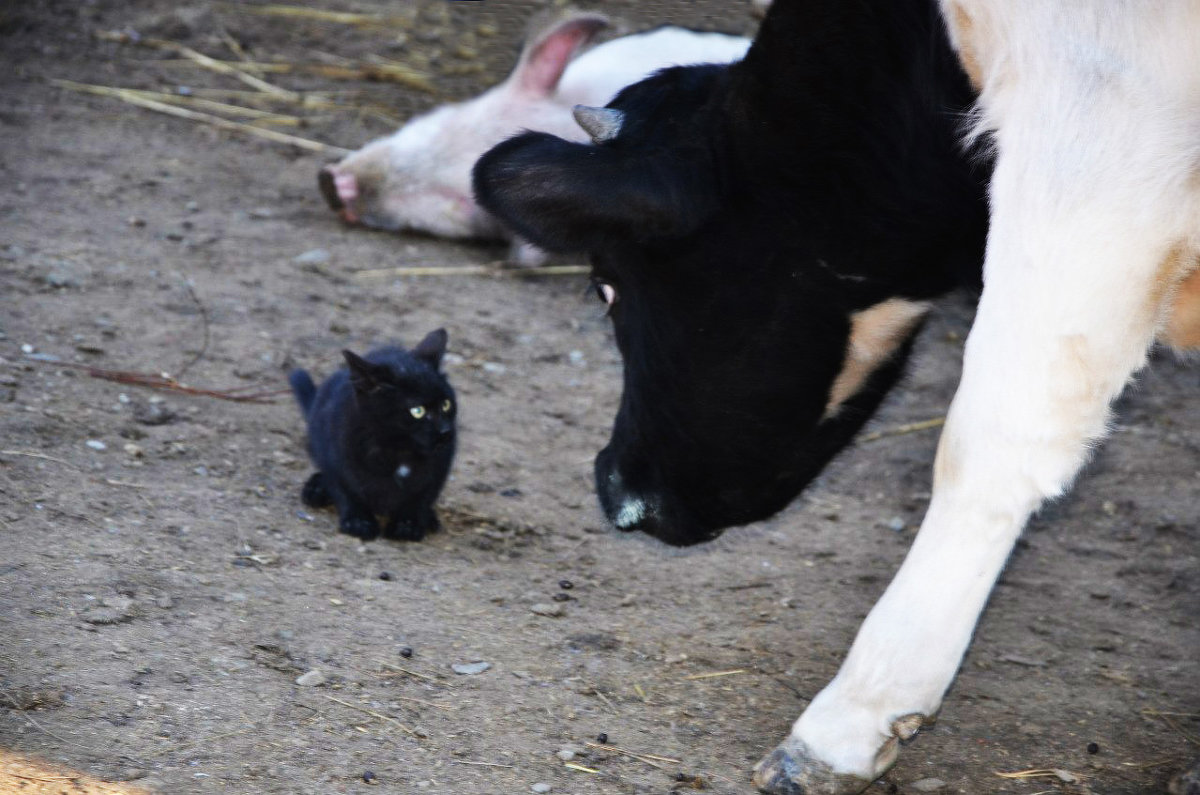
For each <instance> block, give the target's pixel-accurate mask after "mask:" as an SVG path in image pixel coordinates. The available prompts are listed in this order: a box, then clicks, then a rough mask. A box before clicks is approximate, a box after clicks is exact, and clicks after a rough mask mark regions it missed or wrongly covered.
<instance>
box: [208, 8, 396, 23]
mask: <svg viewBox="0 0 1200 795" xmlns="http://www.w3.org/2000/svg"><path fill="white" fill-rule="evenodd" d="M216 5H217V7H218V8H222V9H225V10H227V11H241V12H243V13H246V14H257V15H259V16H270V17H285V18H292V19H303V20H311V21H316V22H334V23H337V24H340V25H354V26H356V27H381V28H382V27H398V28H410V27H412V24H413V20H412V18H410V17H407V16H397V15H392V16H384V15H381V14H354V13H349V12H345V11H326V10H324V9H320V8H308V7H306V6H295V5H284V4H281V3H275V4H268V5H261V6H251V5H241V4H239V3H217V4H216Z"/></svg>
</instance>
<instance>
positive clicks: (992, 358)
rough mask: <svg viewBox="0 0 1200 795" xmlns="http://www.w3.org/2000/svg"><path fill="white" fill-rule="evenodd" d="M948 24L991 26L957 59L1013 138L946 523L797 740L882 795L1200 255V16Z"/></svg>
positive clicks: (875, 616) (983, 15)
mask: <svg viewBox="0 0 1200 795" xmlns="http://www.w3.org/2000/svg"><path fill="white" fill-rule="evenodd" d="M942 5H943V13H944V15H945V16H946V19H947V22H948V24H949V25H950V27H951V28H952V29H954V23H955V20H956V15H958V17H957V18H958V19H959V21H960V22H961V19H962V17H961V13H962V12H965V14H966V17H967V18H969V19H970V22H971V24H970V32H971V35H970V36H965V37H963V36H957V33H960V32H961V31H956V36H957V38H956V40H955V43H956V46H958V47H960V48H962V49H963V51H964V56H967V57H969V56H974V57H975V58H976V59H977V62H978V65H979V70H978V76H980V77H981V79H982V84H983V85H982V89H983V93H982V96H981V100H980V106H981V111H980V120H981V125H982V126H983V127H984V128H986V129H987V130H990V131H993V132H994V134H995V144H996V151H997V156H998V160H997V163H996V170H995V175H994V177H993V180H992V184H991V206H992V221H991V231H990V234H989V237H988V245H987V255H986V259H985V266H984V278H985V287H984V291H983V296H982V299H981V301H980V305H979V312H978V315H977V317H976V320H975V325H974V327H973V328H972V330H971V334H970V338H969V339H968V342H967V348H966V358H965V361H964V364H963V374H962V381H961V383H960V385H959V388H958V392H957V394H956V395H955V397H954V402H953V404H952V406H951V409H950V413H949V417H948V420H947V423H946V427H945V430H944V432H943V434H942V439H941V443H940V445H939V449H938V455H937V461H936V463H935V472H934V491H933V500H932V502H931V504H930V507H929V512H928V513H927V514H926V516H925V520H924V522H923V523H922V525H921V529H920V532H919V534H918V536H917V538H916V540H915V542H914V543H913V546H912V549H911V550H910V552H909V554H908V557H907V558H906V560H905V561H904V564H903V565H902V566H901V568H900V570H899V572H898V573H897V574H896V577H895V579H894V580H893V581H892V583H891V585H890V586H889V587H888V589H887V591H886V592H885V593H884V595H883V597H882V598H881V599H880V600H879V602H878V603H877V604H876V605H875V607H874V609H873V610H872V611H871V613H870V615H868V617H867V619H866V621H865V622H864V623H863V625H862V628H861V629H860V630H859V633H858V637H857V638H856V639H855V641H854V644H853V646H852V647H851V649H850V652H849V654H848V656H847V658H846V660H845V662H844V663H843V665H842V668H841V670H840V671H839V672H838V674H837V676H836V677H835V678H834V679H833V681H832V682H830V684H829V685H828V686H827V687H826V688H825V689H824V690H823V691H821V693H820V694H819V695H818V696H817V697H816V698H815V699H814V700H813V702H812V704H811V705H810V706H809V708H808V709H807V710H806V711H805V712H804V714H803V715H802V716H801V717H800V719H799V720H798V721H797V722H796V724H795V726H794V727H793V729H792V734H793V738H794V739H795V740H799V741H801V742H802V743H804V745H805V746H807V748H808V749H810V750H811V751H812V753H813V755H814V756H815V757H816V759H817V760H819V761H822V762H825V763H826V764H828V765H829V766H831V767H832V768H833V770H834V771H835V772H838V773H848V774H853V775H856V776H859V777H861V778H864V779H868V780H870V779H874V778H875V777H877V776H878V775H879V774H881V773H882V772H883V771H884V770H885V769H886V768H887V767H888V765H890V764H891V762H892V761H893V760H894V758H895V749H896V743H895V742H894V741H892V738H893V737H894V735H896V734H897V732H896V730H895V729H894V728H893V724H894V722H895V721H896V720H897V719H898V718H900V717H902V716H905V715H911V714H912V713H920V714H923V715H930V716H932V715H933V714H935V713H936V712H937V710H938V708H939V706H940V705H941V701H942V696H943V694H944V693H945V691H946V689H947V687H949V685H950V683H951V681H952V679H953V677H954V673H955V671H956V669H957V668H958V665H959V663H960V661H961V659H962V656H963V654H964V652H965V650H966V648H967V645H968V643H969V642H970V640H971V635H972V632H973V631H974V628H975V623H976V621H977V619H978V617H979V613H980V611H981V610H982V609H983V606H984V604H985V602H986V601H987V598H988V594H989V592H990V591H991V588H992V585H993V583H994V582H995V580H996V578H997V576H998V575H999V574H1000V571H1001V570H1002V568H1003V566H1004V564H1005V561H1006V560H1007V558H1008V555H1009V552H1010V551H1011V549H1012V547H1013V544H1014V543H1015V542H1016V540H1017V537H1018V536H1019V535H1020V533H1021V530H1022V527H1023V526H1024V524H1025V522H1026V519H1027V518H1028V517H1029V515H1030V513H1031V512H1033V511H1034V510H1036V509H1037V507H1038V506H1039V505H1040V504H1041V503H1042V501H1043V500H1045V499H1047V498H1050V497H1054V496H1056V495H1058V494H1061V493H1062V492H1063V491H1064V490H1065V489H1066V488H1067V487H1068V486H1069V485H1070V482H1071V480H1072V478H1073V477H1074V476H1075V473H1076V471H1077V470H1078V469H1079V467H1080V466H1081V465H1082V463H1083V462H1084V460H1085V459H1086V458H1087V456H1088V452H1089V449H1090V447H1091V446H1092V445H1093V444H1095V443H1097V442H1098V441H1099V440H1100V439H1101V438H1102V437H1103V436H1104V435H1105V433H1106V423H1107V421H1108V416H1109V415H1108V412H1109V404H1110V403H1111V401H1112V400H1113V399H1114V398H1115V397H1116V396H1117V395H1118V394H1119V393H1120V392H1121V390H1122V388H1123V387H1124V385H1125V384H1126V383H1127V382H1128V381H1129V379H1130V378H1131V376H1132V374H1133V373H1134V372H1135V371H1136V370H1137V369H1138V368H1140V367H1141V366H1142V365H1143V364H1144V362H1145V359H1146V351H1147V349H1148V348H1149V346H1150V345H1151V344H1152V343H1153V341H1154V338H1155V335H1156V333H1157V332H1158V330H1159V325H1160V324H1161V320H1162V317H1163V314H1164V312H1165V308H1164V302H1165V301H1168V300H1169V294H1170V290H1169V289H1164V288H1163V286H1162V282H1163V280H1166V279H1170V278H1172V275H1171V274H1165V273H1164V271H1163V270H1162V267H1161V266H1162V264H1163V262H1164V260H1166V259H1167V257H1168V253H1169V252H1171V251H1173V250H1176V251H1177V250H1179V249H1180V247H1182V248H1183V249H1185V250H1187V249H1189V248H1190V250H1191V251H1193V252H1194V251H1196V250H1198V249H1200V3H1197V2H1195V0H1153V1H1150V0H1147V1H1146V2H1133V0H1060V1H1052V0H942ZM967 50H970V52H966V51H967ZM965 60H966V58H965ZM1180 275H1181V274H1174V277H1178V276H1180Z"/></svg>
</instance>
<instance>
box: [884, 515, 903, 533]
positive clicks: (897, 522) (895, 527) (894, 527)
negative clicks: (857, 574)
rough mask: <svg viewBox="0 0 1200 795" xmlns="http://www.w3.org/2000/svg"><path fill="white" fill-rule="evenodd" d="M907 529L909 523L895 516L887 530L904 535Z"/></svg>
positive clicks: (888, 523)
mask: <svg viewBox="0 0 1200 795" xmlns="http://www.w3.org/2000/svg"><path fill="white" fill-rule="evenodd" d="M906 527H908V523H907V522H905V521H904V520H903V519H901V518H900V517H899V516H893V517H892V518H891V519H888V522H887V528H888V530H891V531H892V532H893V533H903V532H904V528H906Z"/></svg>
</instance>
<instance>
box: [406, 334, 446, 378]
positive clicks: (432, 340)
mask: <svg viewBox="0 0 1200 795" xmlns="http://www.w3.org/2000/svg"><path fill="white" fill-rule="evenodd" d="M449 338H450V336H449V335H448V334H447V333H446V329H444V328H440V329H438V330H437V331H431V332H429V333H428V334H426V335H425V339H423V340H421V341H420V342H419V343H417V347H415V348H413V349H412V354H413V356H416V357H417V358H418V359H422V360H423V361H426V362H428V363H429V366H430V367H432V368H433V369H435V370H436V369H438V367H440V366H441V364H442V357H443V356H445V355H446V342H447V340H449Z"/></svg>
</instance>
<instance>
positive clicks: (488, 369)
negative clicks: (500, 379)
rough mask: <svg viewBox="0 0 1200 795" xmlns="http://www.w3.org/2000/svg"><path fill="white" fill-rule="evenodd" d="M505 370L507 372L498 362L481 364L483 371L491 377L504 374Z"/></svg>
mask: <svg viewBox="0 0 1200 795" xmlns="http://www.w3.org/2000/svg"><path fill="white" fill-rule="evenodd" d="M507 370H508V368H507V367H505V366H504V365H502V364H500V363H499V362H484V363H483V371H484V372H485V373H491V374H492V375H500V374H501V373H504V372H506V371H507Z"/></svg>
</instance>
